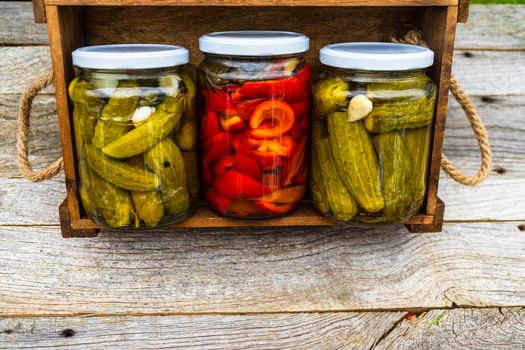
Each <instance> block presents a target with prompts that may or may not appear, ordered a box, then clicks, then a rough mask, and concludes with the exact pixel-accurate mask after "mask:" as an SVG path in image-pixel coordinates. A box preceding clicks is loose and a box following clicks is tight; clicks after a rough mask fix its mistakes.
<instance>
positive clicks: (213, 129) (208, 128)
mask: <svg viewBox="0 0 525 350" xmlns="http://www.w3.org/2000/svg"><path fill="white" fill-rule="evenodd" d="M220 131H221V130H220V128H219V121H218V119H217V113H215V112H214V111H209V112H208V113H206V114H205V115H204V119H203V121H202V128H201V139H202V140H204V141H207V140H210V139H211V138H212V137H213V136H215V135H217V134H218V133H219V132H220Z"/></svg>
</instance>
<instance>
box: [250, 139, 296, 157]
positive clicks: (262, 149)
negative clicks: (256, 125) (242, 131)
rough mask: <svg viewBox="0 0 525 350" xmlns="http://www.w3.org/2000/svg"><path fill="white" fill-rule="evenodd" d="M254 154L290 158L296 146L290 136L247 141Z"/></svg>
mask: <svg viewBox="0 0 525 350" xmlns="http://www.w3.org/2000/svg"><path fill="white" fill-rule="evenodd" d="M248 142H249V143H250V146H251V148H252V149H253V152H254V154H260V155H273V156H282V157H285V158H288V157H290V156H291V155H292V154H293V152H294V151H295V148H296V146H297V144H296V143H295V141H294V139H293V138H292V137H290V136H283V137H279V138H276V139H273V140H268V139H267V140H257V139H251V138H249V139H248Z"/></svg>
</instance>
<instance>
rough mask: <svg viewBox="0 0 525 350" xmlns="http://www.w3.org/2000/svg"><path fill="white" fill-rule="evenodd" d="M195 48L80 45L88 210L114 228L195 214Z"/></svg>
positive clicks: (76, 57) (80, 130)
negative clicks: (188, 68)
mask: <svg viewBox="0 0 525 350" xmlns="http://www.w3.org/2000/svg"><path fill="white" fill-rule="evenodd" d="M186 63H188V50H186V49H185V48H183V47H179V46H170V45H142V44H137V45H105V46H92V47H84V48H80V49H77V50H75V51H74V52H73V65H74V66H75V73H76V77H75V79H74V80H73V81H72V82H71V84H70V85H69V96H70V98H71V100H72V103H73V124H74V131H75V145H76V151H77V156H78V176H79V194H80V199H81V202H82V205H83V208H84V211H85V213H86V214H87V215H88V216H89V217H90V218H91V219H92V220H93V221H94V222H96V223H97V224H100V225H102V226H105V227H111V228H130V229H137V228H150V227H158V226H161V225H167V224H171V223H174V222H177V221H180V220H182V219H184V218H186V217H188V216H189V215H191V214H192V213H193V211H194V209H195V207H196V202H197V199H198V193H199V183H198V180H197V179H198V172H197V165H198V163H197V151H196V148H195V144H196V142H195V141H196V136H197V125H196V116H195V114H196V112H195V93H196V87H195V84H194V82H193V81H192V79H191V78H190V77H189V76H188V75H187V74H186V73H184V72H183V66H184V64H186Z"/></svg>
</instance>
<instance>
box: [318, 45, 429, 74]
mask: <svg viewBox="0 0 525 350" xmlns="http://www.w3.org/2000/svg"><path fill="white" fill-rule="evenodd" d="M319 58H320V60H321V63H323V64H326V65H328V66H332V67H338V68H348V69H360V70H371V71H403V70H411V69H422V68H427V67H430V66H431V65H432V64H433V63H434V52H433V51H432V50H430V49H427V48H426V47H422V46H415V45H405V44H392V43H380V42H378V43H373V42H370V43H368V42H362V43H360V42H356V43H340V44H333V45H328V46H325V47H323V48H322V49H321V52H320V55H319Z"/></svg>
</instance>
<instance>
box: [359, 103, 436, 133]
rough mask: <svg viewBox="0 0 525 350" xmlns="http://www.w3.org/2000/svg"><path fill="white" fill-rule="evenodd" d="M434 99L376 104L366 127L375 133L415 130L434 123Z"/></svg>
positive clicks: (366, 121)
mask: <svg viewBox="0 0 525 350" xmlns="http://www.w3.org/2000/svg"><path fill="white" fill-rule="evenodd" d="M434 103H435V99H434V98H431V99H429V98H427V97H426V96H422V97H418V98H413V99H407V100H403V101H399V102H388V103H383V104H374V108H373V109H372V112H370V114H368V115H367V116H366V117H365V119H364V122H365V127H366V129H367V130H368V131H370V132H373V133H380V132H388V131H392V130H397V129H413V128H419V127H422V126H426V125H429V124H431V123H432V119H433V117H434Z"/></svg>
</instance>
